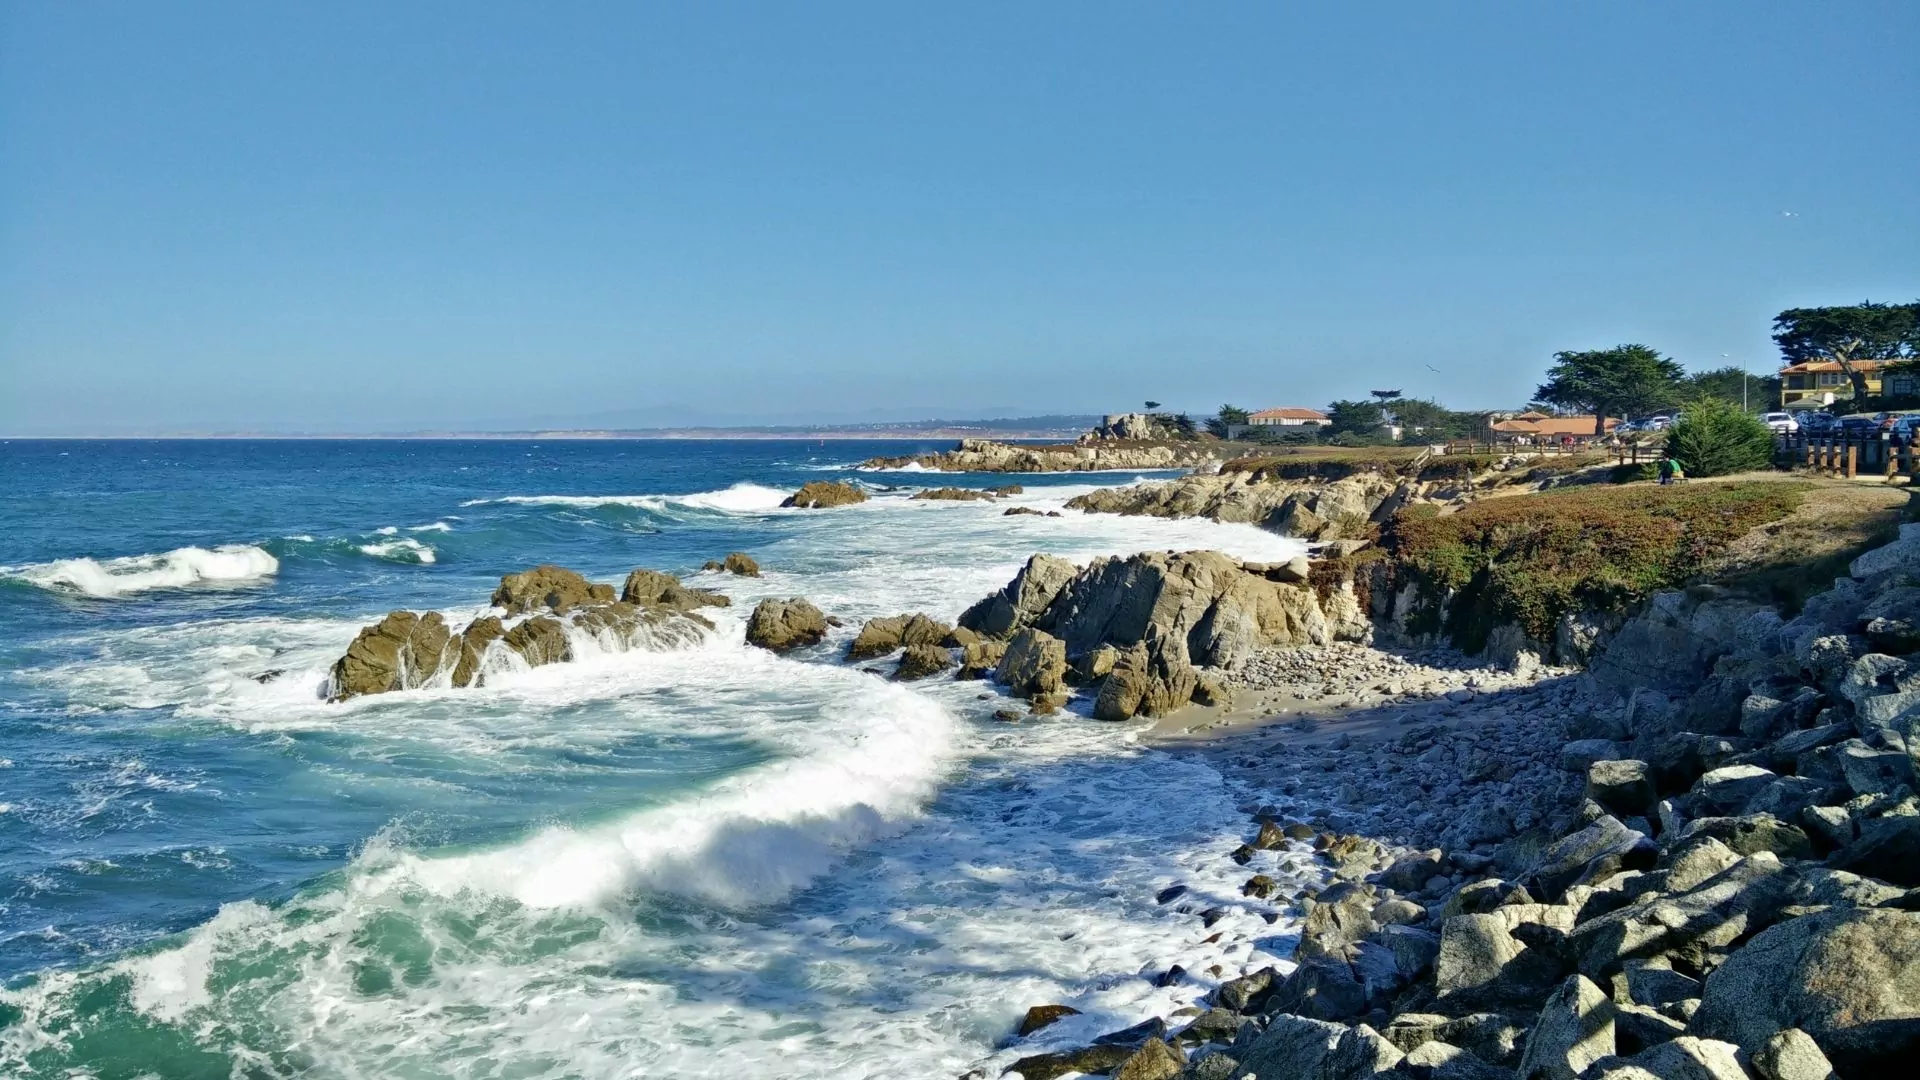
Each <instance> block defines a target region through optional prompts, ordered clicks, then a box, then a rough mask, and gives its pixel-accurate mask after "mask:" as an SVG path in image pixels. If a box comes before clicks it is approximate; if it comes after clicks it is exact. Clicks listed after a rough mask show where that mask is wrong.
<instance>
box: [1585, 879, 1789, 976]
mask: <svg viewBox="0 0 1920 1080" xmlns="http://www.w3.org/2000/svg"><path fill="white" fill-rule="evenodd" d="M1780 870H1781V866H1780V860H1779V859H1778V858H1777V857H1775V856H1773V855H1771V854H1769V853H1765V852H1762V853H1760V854H1758V855H1750V856H1748V857H1746V858H1744V859H1742V860H1740V861H1739V862H1738V863H1736V864H1735V865H1734V866H1732V867H1730V868H1728V869H1727V870H1725V871H1723V872H1721V873H1719V874H1716V875H1715V876H1713V877H1711V878H1709V879H1707V881H1705V882H1703V883H1702V884H1701V885H1699V886H1698V887H1696V888H1694V889H1691V890H1689V891H1687V892H1684V893H1679V894H1676V895H1665V894H1661V893H1650V894H1648V895H1646V896H1642V897H1641V898H1640V899H1638V900H1635V901H1634V902H1633V903H1631V904H1628V905H1627V906H1626V907H1624V908H1621V909H1619V910H1617V911H1612V912H1609V913H1607V914H1605V915H1601V916H1599V917H1597V918H1593V919H1589V920H1587V921H1586V922H1583V923H1581V924H1580V925H1579V926H1577V927H1575V928H1574V931H1573V934H1572V936H1571V939H1570V941H1569V946H1570V948H1571V949H1572V951H1573V953H1574V955H1575V957H1576V958H1577V959H1578V962H1579V966H1580V970H1581V971H1582V972H1584V973H1586V974H1587V975H1589V976H1592V977H1594V978H1604V977H1606V976H1608V975H1611V974H1612V973H1613V972H1615V971H1618V970H1620V966H1621V964H1622V962H1624V961H1626V960H1630V959H1636V958H1646V957H1652V956H1659V955H1667V954H1670V955H1674V956H1678V957H1681V958H1683V959H1686V960H1688V961H1689V962H1690V963H1691V964H1692V965H1693V966H1695V967H1699V966H1701V964H1700V961H1702V960H1703V959H1704V958H1705V957H1706V955H1707V954H1708V953H1709V952H1710V951H1711V950H1715V949H1719V948H1723V947H1725V946H1727V945H1729V944H1732V943H1733V942H1735V941H1738V940H1740V939H1741V938H1743V937H1745V936H1747V935H1748V934H1750V933H1753V932H1755V931H1756V930H1758V929H1760V928H1762V927H1765V926H1768V925H1770V924H1771V923H1772V922H1773V921H1774V919H1775V918H1777V917H1778V915H1779V912H1780V909H1781V908H1782V907H1783V906H1785V904H1786V902H1787V897H1788V882H1787V881H1784V880H1780V879H1779V875H1780Z"/></svg>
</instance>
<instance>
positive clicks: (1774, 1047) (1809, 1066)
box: [1753, 1028, 1835, 1080]
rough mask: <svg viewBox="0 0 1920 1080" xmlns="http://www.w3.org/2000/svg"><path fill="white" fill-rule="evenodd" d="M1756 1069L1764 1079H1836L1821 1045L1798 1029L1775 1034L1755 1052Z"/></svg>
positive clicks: (1754, 1062) (1754, 1065)
mask: <svg viewBox="0 0 1920 1080" xmlns="http://www.w3.org/2000/svg"><path fill="white" fill-rule="evenodd" d="M1753 1067H1754V1069H1755V1070H1757V1071H1758V1072H1759V1073H1760V1076H1761V1080H1835V1077H1834V1071H1833V1063H1832V1062H1830V1061H1828V1060H1827V1055H1825V1054H1823V1053H1821V1052H1820V1044H1819V1043H1817V1042H1814V1041H1813V1036H1811V1035H1809V1034H1807V1033H1806V1032H1804V1031H1801V1030H1800V1029H1799V1028H1788V1029H1786V1030H1785V1031H1776V1032H1774V1033H1773V1035H1772V1037H1770V1038H1769V1039H1767V1044H1766V1045H1765V1046H1763V1047H1761V1048H1760V1049H1758V1050H1756V1051H1754V1054H1753Z"/></svg>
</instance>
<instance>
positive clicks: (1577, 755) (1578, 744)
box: [1560, 739, 1625, 773]
mask: <svg viewBox="0 0 1920 1080" xmlns="http://www.w3.org/2000/svg"><path fill="white" fill-rule="evenodd" d="M1624 749H1625V747H1624V746H1622V745H1621V744H1620V743H1617V742H1614V741H1613V740H1611V739H1574V740H1572V741H1571V742H1568V743H1565V744H1563V745H1562V746H1561V747H1560V767H1561V768H1563V769H1565V770H1567V771H1568V772H1570V773H1584V772H1586V771H1587V770H1588V769H1591V768H1593V767H1594V766H1595V765H1598V764H1599V763H1601V762H1602V761H1612V760H1615V759H1617V758H1619V757H1620V752H1621V751H1622V750H1624Z"/></svg>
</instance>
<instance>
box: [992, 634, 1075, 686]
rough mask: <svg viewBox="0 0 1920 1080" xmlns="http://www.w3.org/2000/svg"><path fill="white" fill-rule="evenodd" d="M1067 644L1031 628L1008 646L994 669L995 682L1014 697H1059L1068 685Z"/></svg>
mask: <svg viewBox="0 0 1920 1080" xmlns="http://www.w3.org/2000/svg"><path fill="white" fill-rule="evenodd" d="M1066 675H1067V647H1066V643H1065V642H1062V641H1061V640H1060V639H1059V638H1056V637H1054V636H1053V635H1052V634H1048V633H1046V632H1045V631H1041V630H1035V629H1033V628H1031V627H1029V628H1027V629H1025V630H1022V631H1020V632H1019V633H1017V634H1015V635H1014V636H1013V640H1011V641H1009V642H1007V651H1006V655H1004V656H1002V657H1001V658H1000V666H999V667H998V668H995V669H994V673H993V677H994V679H995V681H997V682H999V683H1000V684H1001V685H1003V686H1005V687H1006V688H1007V689H1008V690H1010V691H1012V692H1013V693H1014V694H1017V695H1019V696H1020V697H1025V698H1038V697H1043V696H1049V695H1052V694H1055V693H1057V692H1059V691H1060V690H1061V688H1062V687H1064V686H1065V684H1066Z"/></svg>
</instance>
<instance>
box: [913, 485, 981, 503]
mask: <svg viewBox="0 0 1920 1080" xmlns="http://www.w3.org/2000/svg"><path fill="white" fill-rule="evenodd" d="M997 497H998V496H996V495H994V493H993V492H991V491H981V490H979V489H978V488H957V487H941V488H922V489H921V490H919V491H916V492H914V493H913V494H912V495H909V496H907V499H908V500H909V501H916V500H917V501H920V502H992V501H993V500H994V499H995V498H997Z"/></svg>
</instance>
